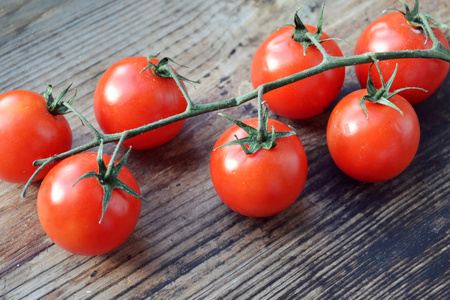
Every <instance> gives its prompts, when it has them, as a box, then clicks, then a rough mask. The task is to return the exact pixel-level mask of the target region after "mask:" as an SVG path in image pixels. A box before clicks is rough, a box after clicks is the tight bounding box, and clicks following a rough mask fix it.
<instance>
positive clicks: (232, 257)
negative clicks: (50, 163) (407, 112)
mask: <svg viewBox="0 0 450 300" xmlns="http://www.w3.org/2000/svg"><path fill="white" fill-rule="evenodd" d="M408 2H409V3H410V4H411V5H412V1H408ZM320 4H321V3H320V1H314V0H304V1H295V0H279V1H262V0H258V1H245V0H242V1H238V0H232V1H218V0H216V1H203V0H178V1H105V0H103V1H83V0H75V1H67V0H65V1H48V0H35V1H24V0H21V1H14V2H13V1H2V2H1V4H0V28H1V30H0V62H1V64H0V92H1V93H3V92H6V91H8V90H11V89H18V88H20V89H29V90H34V91H38V92H42V91H43V90H44V88H45V84H46V83H51V84H53V85H54V86H55V90H56V91H57V92H60V91H62V89H63V88H64V87H66V86H67V85H68V84H69V83H70V82H73V86H74V87H76V88H77V90H78V97H77V102H76V107H77V108H78V109H79V110H80V111H81V112H82V113H83V114H84V115H85V116H86V117H87V119H88V120H89V121H91V122H93V123H94V124H96V123H95V118H94V114H93V110H92V99H93V93H94V90H95V86H96V84H97V82H98V80H99V78H100V76H101V74H102V72H103V71H104V70H105V69H106V68H107V67H108V66H110V65H111V64H112V63H113V62H115V61H117V60H119V59H122V58H124V57H127V56H134V55H148V54H151V53H155V52H157V51H161V52H162V53H163V54H164V55H165V56H170V57H172V58H174V59H175V60H176V61H177V62H179V63H181V64H184V65H187V66H189V69H181V70H180V72H181V73H182V74H183V75H185V76H187V77H188V78H192V79H198V80H200V81H201V84H199V85H197V87H196V88H192V87H189V92H190V94H191V96H192V98H193V99H194V100H195V101H197V102H199V103H207V102H212V101H217V100H220V99H226V98H230V97H232V96H236V95H239V94H242V93H245V92H248V91H250V90H251V85H250V77H249V71H250V63H251V59H252V55H253V53H254V51H255V50H256V48H257V47H258V45H259V44H260V43H261V42H262V41H263V40H264V38H265V37H266V36H267V35H268V34H269V33H270V32H272V31H273V30H275V29H276V28H277V27H279V26H281V25H283V24H286V23H292V17H293V12H294V11H295V10H296V9H297V7H298V6H302V7H303V8H302V10H301V16H302V17H303V20H304V22H305V23H311V24H315V23H316V22H317V17H318V13H319V9H320ZM389 7H397V8H400V7H401V5H400V3H399V2H395V3H393V1H391V0H383V1H357V0H346V1H344V0H337V1H328V2H327V4H326V9H325V20H324V30H325V32H327V33H328V34H329V35H331V36H335V37H339V38H343V39H346V40H347V41H348V42H349V43H350V44H349V45H347V44H346V43H341V44H340V45H341V47H342V50H343V52H344V54H345V55H351V54H352V47H353V45H354V44H355V42H356V39H357V37H358V35H359V33H360V32H361V30H362V28H363V27H364V26H366V25H367V24H368V23H369V22H370V21H371V20H373V19H374V18H376V17H378V16H380V15H381V14H382V11H383V9H385V8H389ZM449 7H450V4H449V2H448V1H445V0H437V1H430V0H428V1H422V3H421V8H422V10H423V11H424V12H427V13H430V14H431V15H433V16H434V17H435V18H436V19H437V20H439V21H440V22H442V23H447V24H450V13H449V12H450V10H449ZM445 34H446V36H447V38H448V37H450V31H449V30H447V31H445ZM358 87H359V85H358V84H357V81H356V79H355V75H354V71H353V70H352V68H348V69H347V77H346V83H345V85H344V88H343V90H342V92H341V94H340V96H339V97H338V99H337V100H339V99H340V98H342V97H343V96H344V95H345V94H347V93H349V92H351V91H353V90H355V89H357V88H358ZM449 97H450V79H449V77H448V78H447V80H446V81H445V83H444V85H443V86H442V87H441V88H440V90H439V91H438V92H437V93H436V94H434V95H433V96H432V97H431V98H430V99H428V100H427V101H425V102H424V103H422V104H419V105H417V106H416V110H417V114H418V116H419V119H420V123H421V134H422V138H421V143H420V146H419V151H418V154H417V156H416V158H415V159H414V161H413V163H412V164H411V165H410V166H409V167H408V169H407V170H406V171H405V172H404V173H402V174H401V175H400V176H398V177H397V178H395V179H393V180H390V181H388V182H385V183H379V184H365V183H360V182H357V181H354V180H352V179H349V178H348V177H346V176H345V175H343V174H342V173H341V172H340V171H339V169H337V167H336V166H335V165H334V163H333V161H332V160H331V157H330V155H329V153H328V149H327V146H326V139H325V135H324V133H325V127H326V123H327V120H328V117H329V114H330V112H331V109H332V107H333V106H334V105H335V104H336V102H337V100H336V101H335V102H334V103H333V104H332V106H331V107H330V108H329V109H327V110H326V112H325V113H324V114H322V115H320V116H318V117H315V118H312V119H309V120H303V121H292V120H287V119H283V118H279V117H276V116H273V117H274V118H277V119H279V120H281V121H283V122H285V123H287V124H290V125H292V126H293V127H294V128H295V129H296V130H297V132H298V135H299V136H300V138H301V140H302V142H303V143H304V146H305V149H306V152H307V155H308V162H309V174H308V181H307V183H306V186H305V189H304V191H303V192H302V194H301V196H300V198H299V199H298V200H297V201H296V203H294V205H293V206H292V207H290V208H289V209H288V210H286V211H284V212H282V213H280V214H279V215H277V216H274V217H271V218H264V219H252V218H246V217H243V216H240V215H238V214H236V213H234V212H232V211H230V210H229V209H228V208H227V207H226V206H225V205H224V204H222V202H221V201H220V199H219V198H218V197H217V195H216V194H215V192H214V189H213V187H212V184H211V181H210V175H209V164H208V163H209V154H210V151H211V150H212V147H213V145H214V142H215V140H216V139H217V137H218V136H219V135H220V133H221V132H222V131H223V128H225V127H227V126H229V124H228V123H227V121H225V120H224V119H222V118H220V117H218V116H217V113H211V114H206V115H202V116H198V117H196V118H192V119H189V120H188V121H187V122H186V125H185V127H184V129H183V130H182V132H181V133H180V134H179V136H177V137H176V138H175V139H174V140H173V141H171V142H170V143H168V144H167V145H164V146H162V147H160V148H158V149H154V150H149V151H134V152H133V153H132V155H131V157H130V159H129V163H128V167H129V169H130V170H131V171H132V172H133V173H134V174H135V175H136V177H137V179H138V181H139V184H140V186H141V190H142V192H143V195H144V196H145V197H146V198H147V199H149V201H150V203H149V204H148V205H144V206H143V210H142V213H141V218H140V220H139V222H138V225H137V227H136V229H135V231H134V233H133V234H132V236H131V237H130V238H129V239H128V240H127V241H126V242H125V243H124V244H123V245H122V246H120V247H119V248H118V249H116V250H115V251H113V252H111V253H108V254H105V255H101V256H96V257H82V256H75V255H71V254H70V253H67V252H65V251H63V250H61V249H60V248H59V247H58V246H56V245H54V244H53V243H52V241H51V240H50V239H49V238H48V237H47V236H46V235H45V233H44V232H43V230H42V228H41V227H40V224H39V220H38V217H37V212H36V202H35V199H36V195H37V191H38V188H39V184H38V183H36V184H33V185H32V186H31V188H30V189H29V191H28V195H27V197H26V199H21V198H20V196H19V195H20V192H21V189H22V187H23V186H22V185H18V184H9V183H6V182H0V200H1V201H0V298H2V299H64V298H70V299H91V298H94V299H111V298H116V299H140V298H150V299H219V298H226V299H230V298H238V299H241V298H245V299H276V298H279V299H445V298H446V299H449V298H450V294H449V275H450V272H449V261H450V260H449V259H450V256H449V231H450V226H449V213H450V205H449V198H450V197H449V196H450V188H449V179H450V168H449V165H450V159H449V152H450V142H449V137H450V129H449V128H450V127H449V123H450V108H449V105H448V99H449ZM227 114H228V115H231V116H233V117H235V118H241V119H243V118H248V117H253V116H255V115H256V106H255V103H254V102H249V103H247V104H245V105H243V106H241V107H238V108H233V109H229V110H227ZM69 121H70V124H71V126H72V128H73V131H74V146H76V145H80V144H82V143H85V142H87V141H89V140H90V138H91V137H90V135H89V132H88V130H87V129H86V128H84V127H82V126H81V124H80V122H79V121H78V120H77V119H76V118H75V117H74V116H70V117H69ZM0 142H2V143H5V142H7V141H0ZM112 149H113V146H112V145H107V147H106V150H107V151H108V152H109V153H111V152H112Z"/></svg>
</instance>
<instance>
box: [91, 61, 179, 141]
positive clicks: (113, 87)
mask: <svg viewBox="0 0 450 300" xmlns="http://www.w3.org/2000/svg"><path fill="white" fill-rule="evenodd" d="M151 62H152V63H154V64H157V62H158V60H157V59H155V58H153V59H152V60H151ZM147 65H148V61H147V58H146V57H143V56H139V57H129V58H125V59H122V60H120V61H118V62H116V63H115V64H113V65H112V66H111V67H110V68H108V69H107V70H106V72H105V73H104V74H103V75H102V77H101V78H100V81H99V83H98V85H97V88H96V90H95V95H94V113H95V117H96V119H97V122H98V124H99V125H100V127H101V129H102V130H103V131H104V132H105V133H118V132H122V131H124V130H128V129H134V128H136V127H140V126H142V125H145V124H148V123H152V122H155V121H158V120H161V119H164V118H167V117H170V116H173V115H176V114H179V113H182V112H183V111H185V109H186V106H187V104H186V100H185V99H184V97H183V94H182V93H181V91H180V90H179V88H178V86H177V85H176V83H175V80H173V79H170V78H161V77H158V76H156V75H154V74H153V73H152V71H151V69H147V70H145V71H144V72H142V73H141V71H142V70H143V69H144V68H145V67H146V66H147ZM184 122H185V121H184V120H183V121H179V122H176V123H173V124H169V125H166V126H164V127H161V128H158V129H155V130H152V131H149V132H147V133H145V134H142V135H139V136H137V137H134V138H131V139H128V140H126V141H125V142H124V146H125V147H127V148H128V147H130V146H132V147H133V149H149V148H154V147H157V146H160V145H162V144H164V143H166V142H168V141H170V140H171V139H172V138H174V137H175V136H176V135H177V134H178V132H179V131H180V130H181V128H182V127H183V124H184Z"/></svg>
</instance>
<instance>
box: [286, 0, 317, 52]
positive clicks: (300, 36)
mask: <svg viewBox="0 0 450 300" xmlns="http://www.w3.org/2000/svg"><path fill="white" fill-rule="evenodd" d="M324 7H325V3H324V4H322V8H321V10H320V16H319V21H318V22H317V32H315V33H313V34H312V35H313V36H314V38H315V39H316V40H317V41H319V40H320V38H321V37H322V33H323V32H322V23H323V9H324ZM300 9H301V8H299V9H297V10H296V11H295V15H294V25H293V26H294V31H293V32H292V35H291V37H292V39H293V40H294V41H296V42H297V43H300V44H302V46H303V55H306V49H307V48H308V47H309V46H312V45H314V43H313V42H312V40H311V38H309V37H308V35H307V34H308V33H310V32H309V31H308V29H307V28H306V26H305V24H303V22H302V20H301V19H300V16H299V15H298V12H299V11H300ZM323 41H324V40H321V41H319V42H323Z"/></svg>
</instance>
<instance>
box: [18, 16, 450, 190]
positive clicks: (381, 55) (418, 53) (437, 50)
mask: <svg viewBox="0 0 450 300" xmlns="http://www.w3.org/2000/svg"><path fill="white" fill-rule="evenodd" d="M418 16H419V18H420V19H422V21H423V23H424V26H423V28H424V30H425V31H426V32H427V34H428V35H429V36H430V38H431V40H432V41H433V45H432V47H431V48H430V49H426V50H401V51H390V52H377V53H364V54H360V55H353V56H347V57H340V56H330V55H329V54H328V53H327V52H326V51H325V50H324V49H323V47H322V46H321V45H320V41H319V40H318V38H316V37H315V36H314V34H310V33H306V34H307V36H308V37H309V38H310V39H311V42H312V43H313V44H314V45H315V46H316V47H317V48H318V49H319V51H321V53H322V54H323V61H322V62H321V63H320V64H319V65H317V66H315V67H312V68H310V69H307V70H304V71H301V72H299V73H296V74H293V75H290V76H287V77H284V78H281V79H278V80H275V81H272V82H269V83H266V84H264V85H263V86H260V87H258V88H256V89H255V90H253V91H251V92H249V93H246V94H243V95H240V96H237V97H233V98H230V99H226V100H221V101H218V102H213V103H205V104H195V103H194V102H193V101H192V99H191V98H190V97H189V95H188V93H187V91H186V88H185V87H184V85H183V84H182V83H181V81H180V79H181V80H184V77H181V76H180V75H177V74H176V73H175V72H174V71H173V70H172V69H171V68H170V67H169V66H168V65H167V64H166V65H167V69H165V70H166V71H167V72H168V74H169V75H170V76H171V78H173V80H175V82H176V83H177V85H178V87H179V88H180V90H181V92H182V93H183V95H184V97H185V99H186V101H187V104H188V105H187V108H186V110H185V111H184V112H182V113H179V114H176V115H173V116H171V117H168V118H164V119H161V120H158V121H155V122H152V123H149V124H146V125H143V126H141V127H138V128H135V129H131V130H127V132H126V136H127V138H132V137H135V136H138V135H140V134H143V133H145V132H148V131H150V130H154V129H157V128H160V127H163V126H165V125H168V124H172V123H175V122H178V121H181V120H185V119H188V118H191V117H194V116H198V115H201V114H205V113H209V112H213V111H217V110H222V109H226V108H230V107H236V106H239V105H241V104H243V103H246V102H248V101H250V100H252V99H255V98H259V99H260V103H261V104H260V106H262V95H263V94H265V93H268V92H270V91H272V90H275V89H277V88H280V87H283V86H286V85H288V84H290V83H293V82H296V81H299V80H302V79H304V78H307V77H311V76H313V75H316V74H319V73H322V72H325V71H327V70H331V69H337V68H342V67H347V66H353V65H360V64H366V63H372V62H373V61H374V58H376V59H377V60H378V61H382V60H391V59H399V58H430V59H440V60H443V61H446V62H450V50H449V49H447V48H445V47H444V46H443V45H442V44H441V43H440V42H439V41H438V39H437V38H436V36H435V34H434V32H433V30H432V29H431V25H430V24H429V22H428V18H427V17H426V16H424V15H422V14H420V13H419V15H418ZM425 21H426V22H425ZM167 61H168V59H167ZM167 61H166V63H167ZM180 77H181V78H180ZM63 105H64V106H65V107H67V108H68V109H70V110H71V111H73V112H74V113H75V114H76V115H77V117H78V118H79V119H80V120H81V122H82V123H83V124H85V125H86V126H87V127H88V128H89V130H90V131H91V132H92V133H93V134H94V139H93V140H92V141H90V142H87V143H85V144H84V145H81V146H78V147H76V148H73V149H71V150H69V151H66V152H63V153H60V154H57V155H54V156H52V157H49V158H46V159H39V160H36V161H35V162H34V163H33V164H34V165H35V166H41V167H40V168H38V170H37V171H36V172H39V171H40V170H42V168H43V166H45V165H48V164H50V163H52V162H55V161H58V160H61V159H64V158H66V157H69V156H71V155H74V154H76V153H80V152H82V151H85V150H87V149H90V148H92V147H95V146H99V145H100V143H101V141H103V143H111V142H117V141H119V140H120V139H121V138H122V137H123V135H124V133H123V132H122V133H115V134H103V133H101V132H99V131H98V130H96V129H95V128H94V127H93V126H92V125H91V124H90V123H89V122H88V121H87V120H86V119H85V118H84V117H83V116H82V115H81V114H80V113H79V112H77V111H76V110H75V109H74V108H73V107H72V106H71V104H70V103H67V102H63ZM258 111H259V115H258V116H259V117H261V115H262V109H259V110H258ZM260 129H261V128H259V130H258V131H260ZM260 132H261V131H260ZM36 174H37V173H35V174H33V176H32V178H34V177H35V175H36ZM29 182H31V181H29ZM29 182H28V183H27V184H26V186H25V188H24V191H23V192H22V195H25V191H26V188H27V187H28V186H29Z"/></svg>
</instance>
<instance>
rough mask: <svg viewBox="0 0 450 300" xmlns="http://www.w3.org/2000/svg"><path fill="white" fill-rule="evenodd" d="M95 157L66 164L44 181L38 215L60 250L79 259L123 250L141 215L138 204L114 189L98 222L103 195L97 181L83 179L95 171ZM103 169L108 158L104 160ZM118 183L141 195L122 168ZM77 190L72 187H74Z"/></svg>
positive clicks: (83, 156)
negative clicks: (83, 256)
mask: <svg viewBox="0 0 450 300" xmlns="http://www.w3.org/2000/svg"><path fill="white" fill-rule="evenodd" d="M96 158H97V153H80V154H77V155H74V156H71V157H69V158H66V159H64V160H63V161H61V162H60V163H59V164H57V165H56V166H55V167H54V168H53V169H52V170H51V171H50V172H49V173H48V174H47V176H46V177H45V178H44V180H43V181H42V184H41V187H40V189H39V193H38V199H37V209H38V215H39V220H40V222H41V225H42V227H43V229H44V231H45V232H46V233H47V235H48V236H49V237H50V239H52V240H53V242H55V244H57V245H58V246H60V247H61V248H63V249H65V250H67V251H69V252H72V253H74V254H79V255H99V254H103V253H106V252H109V251H111V250H113V249H115V248H117V247H118V246H119V245H121V244H122V243H123V242H124V241H125V240H126V239H127V238H128V237H129V236H130V234H131V233H132V231H133V229H134V227H135V226H136V223H137V221H138V218H139V214H140V211H141V200H140V199H139V198H137V197H133V196H132V195H130V194H129V193H127V192H125V191H123V190H120V189H117V188H116V189H113V191H112V195H111V199H110V201H109V204H108V207H107V209H106V212H105V214H104V217H103V219H102V221H101V223H99V221H100V219H101V217H102V203H103V202H102V201H103V195H104V191H103V188H102V186H101V185H100V183H99V181H98V180H97V179H96V178H84V179H82V180H79V181H78V182H76V181H77V180H78V179H79V178H80V177H81V176H82V175H84V174H86V173H87V172H90V171H95V172H97V171H98V165H97V160H96ZM103 159H104V161H105V163H106V164H107V163H108V162H109V161H110V159H111V157H110V156H108V155H105V154H104V155H103ZM118 179H119V180H121V181H122V182H123V183H125V184H126V185H128V186H129V187H130V188H131V189H133V190H134V191H136V192H137V193H139V194H140V190H139V186H138V183H137V182H136V179H135V178H134V177H133V175H132V174H131V172H130V171H129V170H128V169H127V168H126V167H123V168H122V169H121V171H120V173H119V176H118ZM75 182H76V184H75V185H74V183H75Z"/></svg>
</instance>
